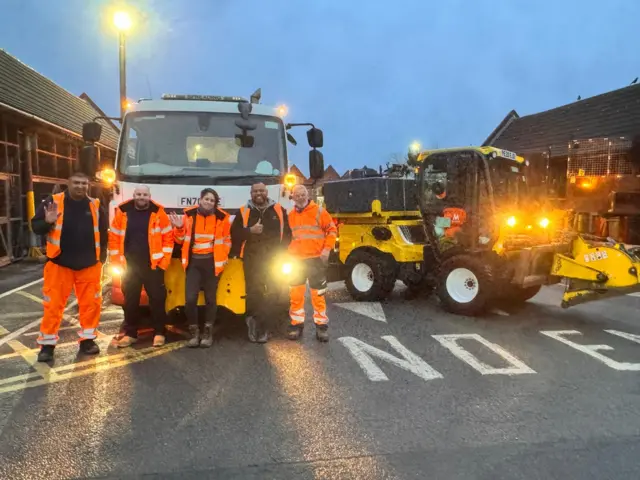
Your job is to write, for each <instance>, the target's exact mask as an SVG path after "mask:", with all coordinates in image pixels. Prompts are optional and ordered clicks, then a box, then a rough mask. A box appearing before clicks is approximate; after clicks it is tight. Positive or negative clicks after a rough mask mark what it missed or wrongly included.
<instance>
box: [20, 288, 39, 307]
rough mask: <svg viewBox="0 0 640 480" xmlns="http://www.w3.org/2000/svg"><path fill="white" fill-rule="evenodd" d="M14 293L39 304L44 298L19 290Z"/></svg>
mask: <svg viewBox="0 0 640 480" xmlns="http://www.w3.org/2000/svg"><path fill="white" fill-rule="evenodd" d="M16 294H17V295H20V296H22V297H25V298H28V299H29V300H33V301H34V302H36V303H39V304H40V305H42V304H44V300H43V299H42V298H40V297H36V296H35V295H33V294H32V293H29V292H24V291H20V292H16Z"/></svg>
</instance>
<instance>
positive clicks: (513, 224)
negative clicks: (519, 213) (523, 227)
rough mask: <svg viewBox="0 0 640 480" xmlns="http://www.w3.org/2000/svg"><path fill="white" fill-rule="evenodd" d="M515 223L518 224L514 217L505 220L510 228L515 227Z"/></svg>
mask: <svg viewBox="0 0 640 480" xmlns="http://www.w3.org/2000/svg"><path fill="white" fill-rule="evenodd" d="M516 223H518V221H517V220H516V217H513V216H511V217H509V218H507V225H509V226H510V227H515V226H516Z"/></svg>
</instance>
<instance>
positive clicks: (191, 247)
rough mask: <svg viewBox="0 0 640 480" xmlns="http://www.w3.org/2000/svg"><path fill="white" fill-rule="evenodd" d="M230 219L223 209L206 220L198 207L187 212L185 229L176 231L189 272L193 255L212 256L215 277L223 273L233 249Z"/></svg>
mask: <svg viewBox="0 0 640 480" xmlns="http://www.w3.org/2000/svg"><path fill="white" fill-rule="evenodd" d="M230 218H231V217H230V216H229V214H228V213H227V212H225V211H224V210H221V209H219V208H216V209H215V210H214V211H213V212H212V213H211V214H210V215H207V216H206V217H205V216H203V215H200V214H199V213H198V207H191V208H188V209H185V211H184V222H183V224H182V227H181V228H176V229H175V240H176V243H179V244H182V266H183V267H184V269H185V270H186V269H187V266H188V265H189V260H190V259H191V255H207V254H210V253H212V254H213V261H214V263H215V274H216V275H219V274H220V273H221V272H222V270H223V269H224V266H225V264H226V263H227V260H228V259H229V250H231V221H230Z"/></svg>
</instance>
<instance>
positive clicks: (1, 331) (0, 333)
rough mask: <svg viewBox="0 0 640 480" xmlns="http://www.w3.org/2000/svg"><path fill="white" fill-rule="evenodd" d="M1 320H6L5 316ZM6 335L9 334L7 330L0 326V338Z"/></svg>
mask: <svg viewBox="0 0 640 480" xmlns="http://www.w3.org/2000/svg"><path fill="white" fill-rule="evenodd" d="M3 318H7V316H6V315H5V316H4V317H3ZM7 333H9V330H7V329H6V328H4V327H3V326H2V325H0V337H1V336H3V335H6V334H7Z"/></svg>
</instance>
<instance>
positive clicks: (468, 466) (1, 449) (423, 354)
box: [0, 272, 640, 480]
mask: <svg viewBox="0 0 640 480" xmlns="http://www.w3.org/2000/svg"><path fill="white" fill-rule="evenodd" d="M36 273H37V272H36ZM27 280H28V281H25V283H29V282H30V281H34V280H37V278H36V279H33V278H32V279H27ZM331 287H332V288H331V291H330V292H329V294H328V300H329V307H328V313H329V316H330V318H331V322H332V326H331V335H332V338H331V341H330V342H329V343H327V344H321V343H319V342H317V341H316V340H315V337H314V328H313V325H312V324H309V323H308V324H307V327H306V329H305V332H304V338H303V340H302V341H300V342H291V341H289V340H287V339H285V338H284V328H278V329H276V330H275V331H274V334H273V337H272V338H271V340H270V341H269V343H267V344H265V345H256V344H251V343H249V342H248V341H247V340H246V337H245V330H246V329H245V326H244V324H243V323H242V322H238V321H235V320H234V319H231V318H227V319H226V320H225V321H223V322H222V325H221V327H220V328H219V329H218V331H217V333H216V341H215V343H214V346H213V347H212V348H211V349H195V350H194V349H187V348H184V339H183V337H182V336H181V334H180V331H179V330H176V331H175V332H174V333H173V334H171V336H170V342H169V343H167V345H165V346H164V347H160V348H155V349H154V348H153V347H151V345H150V338H148V340H145V341H141V342H139V344H137V345H136V346H135V347H134V348H130V349H117V348H115V347H114V346H113V345H111V339H112V337H113V335H115V334H116V333H117V332H118V329H119V326H120V322H121V321H122V313H121V310H120V309H119V308H118V307H114V306H110V305H108V304H105V306H104V313H103V317H102V327H101V331H102V335H101V337H100V344H101V346H102V353H101V354H100V355H99V356H98V357H97V358H94V357H89V358H86V357H79V356H78V355H77V347H76V339H77V336H76V333H75V331H76V329H77V328H76V326H75V325H76V322H77V307H76V306H75V305H74V303H73V300H71V303H70V306H69V308H68V309H67V312H66V316H65V320H64V321H63V328H64V329H63V330H61V340H60V342H61V343H60V345H59V347H58V349H57V351H56V354H57V358H56V361H55V363H54V364H53V365H51V366H48V365H43V364H38V363H37V362H35V356H36V354H37V349H36V345H35V337H36V335H37V330H38V321H39V317H40V314H41V313H40V312H41V308H42V307H41V305H40V302H41V298H42V293H41V291H40V288H41V285H40V284H34V285H30V286H27V287H26V288H24V289H21V290H17V291H13V292H12V293H10V294H8V295H5V293H6V292H9V291H11V289H6V288H5V290H4V292H5V293H0V297H1V298H0V308H1V310H2V312H3V314H2V317H1V318H2V320H0V325H2V328H1V329H0V478H7V479H22V478H25V479H38V478H56V479H58V478H65V479H66V478H114V479H115V478H118V479H126V478H139V477H142V476H145V477H149V478H163V479H164V478H166V479H173V478H175V479H178V478H179V479H191V478H194V479H195V478H217V479H235V478H238V479H240V478H242V479H253V478H255V479H257V478H279V479H306V478H309V479H318V478H328V479H329V478H330V479H333V478H336V479H347V478H363V479H387V478H389V479H413V478H415V479H425V478H447V479H449V478H456V479H457V478H460V479H502V478H508V479H545V480H548V479H556V478H558V479H566V478H580V479H605V478H607V479H608V478H611V479H627V478H628V479H637V478H640V462H638V460H637V459H638V458H639V457H640V435H639V434H640V401H639V400H640V382H639V379H640V325H638V311H639V309H640V297H632V296H626V297H622V298H618V299H615V300H608V301H603V302H599V303H592V304H588V305H583V306H579V307H574V308H571V309H568V310H562V309H560V308H559V307H558V305H559V304H560V296H561V290H560V289H559V288H554V287H549V288H546V289H543V291H542V292H541V293H540V294H539V295H538V296H537V297H535V298H534V299H533V300H531V301H530V302H528V303H527V304H526V305H524V306H523V307H521V308H519V309H517V310H508V309H506V307H505V308H504V309H503V310H495V311H494V312H492V313H490V314H488V315H486V316H484V317H482V318H477V319H472V318H467V317H460V316H454V315H448V314H445V313H443V312H442V311H441V310H440V308H439V306H438V304H437V301H436V300H435V299H434V298H431V297H426V298H416V299H411V300H409V299H407V298H405V297H404V293H403V292H402V289H401V288H398V289H397V290H396V291H395V292H394V294H393V296H392V297H391V298H390V299H389V300H388V301H386V302H384V303H377V302H374V303H354V302H352V301H351V299H350V298H349V297H348V295H347V293H346V292H345V291H344V289H343V287H342V285H341V284H332V286H331ZM2 288H3V287H2V284H1V279H0V291H2ZM12 288H14V289H15V288H16V287H12ZM3 295H4V296H3Z"/></svg>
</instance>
